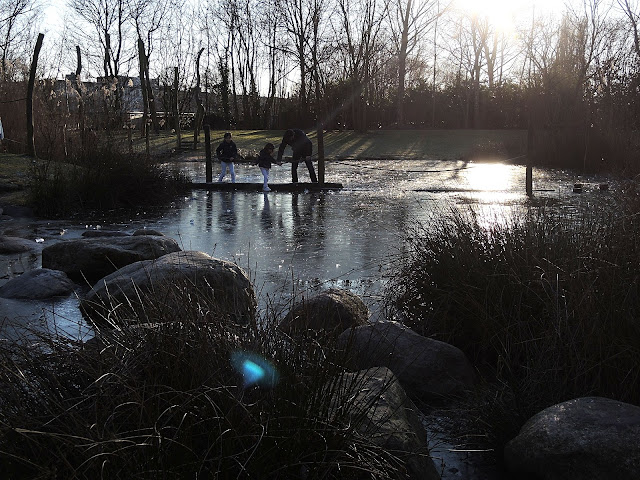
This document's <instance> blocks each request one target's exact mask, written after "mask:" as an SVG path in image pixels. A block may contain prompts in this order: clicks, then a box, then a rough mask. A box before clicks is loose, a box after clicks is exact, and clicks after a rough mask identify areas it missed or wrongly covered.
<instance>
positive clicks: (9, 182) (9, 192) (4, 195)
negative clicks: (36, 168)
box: [0, 153, 33, 205]
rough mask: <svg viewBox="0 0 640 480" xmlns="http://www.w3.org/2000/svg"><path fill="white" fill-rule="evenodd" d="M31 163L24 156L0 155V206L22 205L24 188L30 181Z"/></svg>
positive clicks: (23, 202)
mask: <svg viewBox="0 0 640 480" xmlns="http://www.w3.org/2000/svg"><path fill="white" fill-rule="evenodd" d="M32 168H33V162H32V160H31V158H29V157H27V156H24V155H13V154H10V153H0V205H1V204H13V205H24V204H25V195H24V188H25V187H26V186H27V185H28V184H29V181H30V179H31V174H32Z"/></svg>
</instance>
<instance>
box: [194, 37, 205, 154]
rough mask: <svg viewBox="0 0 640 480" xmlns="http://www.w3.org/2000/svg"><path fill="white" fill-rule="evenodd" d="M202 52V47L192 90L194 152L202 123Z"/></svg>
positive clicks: (197, 59)
mask: <svg viewBox="0 0 640 480" xmlns="http://www.w3.org/2000/svg"><path fill="white" fill-rule="evenodd" d="M202 52H204V47H203V48H201V49H200V51H199V52H198V56H197V57H196V86H195V88H194V89H193V96H194V97H195V100H196V118H195V122H194V125H193V149H194V150H195V149H196V148H197V146H198V137H199V135H200V122H201V121H202V116H203V115H204V107H203V106H202V102H201V101H200V57H201V56H202Z"/></svg>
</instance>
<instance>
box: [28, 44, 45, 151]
mask: <svg viewBox="0 0 640 480" xmlns="http://www.w3.org/2000/svg"><path fill="white" fill-rule="evenodd" d="M43 40H44V33H40V34H39V35H38V40H37V41H36V48H35V49H34V51H33V59H32V60H31V69H30V70H29V83H28V85H27V155H29V156H30V157H33V158H35V156H36V145H35V141H34V138H33V137H34V135H33V133H34V132H33V130H34V128H33V88H34V85H35V82H36V69H37V68H38V56H39V55H40V49H41V48H42V42H43Z"/></svg>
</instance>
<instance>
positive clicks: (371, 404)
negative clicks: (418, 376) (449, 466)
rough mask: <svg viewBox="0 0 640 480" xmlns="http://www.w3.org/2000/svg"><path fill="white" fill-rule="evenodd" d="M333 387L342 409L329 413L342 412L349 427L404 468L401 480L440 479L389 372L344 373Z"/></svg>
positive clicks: (408, 405) (402, 393) (412, 412)
mask: <svg viewBox="0 0 640 480" xmlns="http://www.w3.org/2000/svg"><path fill="white" fill-rule="evenodd" d="M336 384H337V385H338V387H337V388H338V389H340V390H338V391H339V392H340V395H339V397H342V398H343V399H344V401H345V402H346V405H345V404H341V405H338V404H336V403H334V404H333V408H334V410H333V411H334V412H335V411H336V407H340V408H339V409H337V410H338V411H346V412H347V414H348V415H349V416H350V417H351V420H350V421H349V423H350V424H352V425H354V426H356V428H357V429H358V430H359V432H360V433H361V434H362V435H363V436H366V437H367V438H369V439H371V440H372V441H373V443H374V444H375V445H378V446H380V447H383V448H384V449H385V451H389V452H393V453H394V454H395V455H396V456H397V457H399V458H400V459H401V460H402V461H403V463H404V466H405V472H403V475H402V478H408V479H413V480H437V479H439V478H440V475H439V474H438V471H437V470H436V467H435V465H434V464H433V460H432V459H431V457H430V456H429V449H428V444H427V438H426V432H425V430H424V428H423V426H422V423H421V422H420V420H419V418H418V416H417V413H416V411H417V409H416V407H415V405H414V404H413V402H412V401H411V400H410V399H409V398H408V397H407V394H406V393H405V391H404V390H403V388H402V386H401V385H400V383H398V380H397V378H396V377H395V376H394V375H393V373H392V372H391V370H389V369H388V368H384V367H379V368H371V369H367V370H362V371H359V372H354V373H345V374H343V375H342V376H341V378H340V379H337V380H336ZM345 408H346V410H345ZM399 478H400V477H399Z"/></svg>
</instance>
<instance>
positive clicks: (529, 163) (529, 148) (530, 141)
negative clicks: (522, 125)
mask: <svg viewBox="0 0 640 480" xmlns="http://www.w3.org/2000/svg"><path fill="white" fill-rule="evenodd" d="M532 115H533V113H532V110H531V106H530V107H529V128H528V130H527V173H526V179H525V183H526V190H527V196H528V197H531V196H533V142H534V140H533V133H534V132H533V128H534V127H533V120H532V118H531V117H532Z"/></svg>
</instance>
